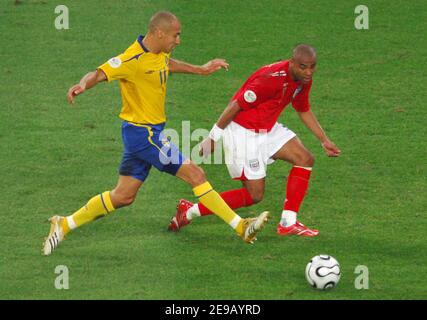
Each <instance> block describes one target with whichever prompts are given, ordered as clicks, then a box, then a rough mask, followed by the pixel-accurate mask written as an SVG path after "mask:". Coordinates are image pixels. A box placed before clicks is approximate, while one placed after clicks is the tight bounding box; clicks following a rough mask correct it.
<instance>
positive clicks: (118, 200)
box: [110, 175, 142, 209]
mask: <svg viewBox="0 0 427 320" xmlns="http://www.w3.org/2000/svg"><path fill="white" fill-rule="evenodd" d="M141 185H142V181H141V180H139V179H135V178H134V177H132V176H123V175H121V176H119V181H118V182H117V185H116V187H115V188H114V189H113V190H112V191H111V193H110V196H111V202H112V204H113V206H114V208H116V209H118V208H121V207H125V206H129V205H131V204H132V203H133V202H134V201H135V198H136V195H137V193H138V190H139V188H140V187H141Z"/></svg>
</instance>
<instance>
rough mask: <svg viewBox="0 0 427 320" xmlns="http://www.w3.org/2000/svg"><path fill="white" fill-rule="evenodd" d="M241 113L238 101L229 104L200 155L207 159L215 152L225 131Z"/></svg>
mask: <svg viewBox="0 0 427 320" xmlns="http://www.w3.org/2000/svg"><path fill="white" fill-rule="evenodd" d="M239 111H240V106H239V104H238V103H237V101H236V100H233V101H231V102H230V103H229V104H228V106H227V108H225V110H224V112H223V113H222V114H221V116H220V117H219V119H218V121H217V122H216V123H215V124H214V126H213V128H212V130H211V132H210V133H209V136H208V137H207V138H206V139H205V140H203V141H202V143H201V144H200V149H199V155H201V156H204V157H206V156H208V155H209V154H211V153H212V152H213V150H214V149H215V142H217V141H218V140H219V139H220V138H221V137H222V133H223V130H224V129H225V128H226V127H227V126H228V125H229V124H230V122H231V121H233V119H234V117H235V116H236V115H237V113H238V112H239Z"/></svg>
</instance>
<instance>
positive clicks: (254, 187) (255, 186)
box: [242, 178, 265, 204]
mask: <svg viewBox="0 0 427 320" xmlns="http://www.w3.org/2000/svg"><path fill="white" fill-rule="evenodd" d="M242 184H243V186H244V187H245V190H247V192H248V193H249V195H250V197H251V199H252V204H256V203H259V202H261V201H262V199H263V198H264V191H265V178H262V179H257V180H244V181H242Z"/></svg>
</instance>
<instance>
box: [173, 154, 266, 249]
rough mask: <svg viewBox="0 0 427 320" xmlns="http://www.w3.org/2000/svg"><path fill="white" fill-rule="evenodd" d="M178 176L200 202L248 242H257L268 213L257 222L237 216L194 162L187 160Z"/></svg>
mask: <svg viewBox="0 0 427 320" xmlns="http://www.w3.org/2000/svg"><path fill="white" fill-rule="evenodd" d="M176 176H177V177H178V178H180V179H182V180H184V181H186V182H187V183H189V184H190V185H191V186H192V187H193V192H194V195H195V196H196V197H198V198H199V201H200V202H201V203H202V204H203V205H204V206H205V207H206V208H208V209H209V210H211V211H212V212H214V213H215V214H216V215H217V216H218V217H220V218H221V219H222V220H224V221H225V222H226V223H227V224H228V225H230V226H231V227H232V228H233V229H234V230H236V232H237V234H238V235H239V236H241V237H242V239H244V240H245V241H246V242H248V243H252V242H253V241H254V240H256V238H255V235H256V233H257V232H258V231H259V230H261V229H262V227H263V226H264V224H265V223H266V222H267V220H268V213H267V212H263V213H262V214H261V215H260V216H259V217H258V218H256V219H255V220H250V221H249V220H247V219H242V218H241V217H240V216H239V215H237V214H236V213H235V212H234V211H233V210H232V209H231V208H230V207H229V206H228V205H227V203H226V202H225V201H224V200H223V199H222V198H221V196H220V195H219V194H218V193H217V192H216V191H215V190H214V189H213V187H212V186H211V184H210V183H209V182H208V181H207V180H206V177H205V174H204V172H203V170H202V169H201V168H200V167H199V166H197V165H196V164H194V163H193V162H191V161H189V160H186V161H185V162H184V163H183V165H182V166H181V167H180V169H179V170H178V172H177V174H176Z"/></svg>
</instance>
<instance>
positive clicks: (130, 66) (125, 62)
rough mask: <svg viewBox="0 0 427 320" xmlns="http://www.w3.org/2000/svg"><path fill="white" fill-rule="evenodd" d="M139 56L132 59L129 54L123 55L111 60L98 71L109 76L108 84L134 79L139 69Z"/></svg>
mask: <svg viewBox="0 0 427 320" xmlns="http://www.w3.org/2000/svg"><path fill="white" fill-rule="evenodd" d="M137 61H138V55H136V56H133V57H131V56H130V55H128V54H124V53H123V54H121V55H118V56H117V57H114V58H111V59H110V60H108V61H107V62H105V63H104V64H103V65H101V66H99V67H98V69H100V70H102V71H103V72H104V73H105V75H106V76H107V80H108V82H110V81H113V80H118V79H129V78H131V77H133V76H134V75H135V73H136V69H137Z"/></svg>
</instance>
